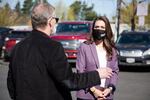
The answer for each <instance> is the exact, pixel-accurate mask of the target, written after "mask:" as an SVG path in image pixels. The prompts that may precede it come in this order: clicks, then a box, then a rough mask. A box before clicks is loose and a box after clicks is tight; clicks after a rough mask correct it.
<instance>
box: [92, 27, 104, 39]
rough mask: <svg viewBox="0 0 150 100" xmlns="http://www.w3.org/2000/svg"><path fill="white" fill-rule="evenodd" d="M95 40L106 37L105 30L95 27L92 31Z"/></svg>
mask: <svg viewBox="0 0 150 100" xmlns="http://www.w3.org/2000/svg"><path fill="white" fill-rule="evenodd" d="M92 35H93V38H94V40H102V39H104V38H105V36H106V34H105V30H100V29H94V30H93V32H92Z"/></svg>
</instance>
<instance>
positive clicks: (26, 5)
mask: <svg viewBox="0 0 150 100" xmlns="http://www.w3.org/2000/svg"><path fill="white" fill-rule="evenodd" d="M32 6H33V2H32V0H25V1H24V4H23V8H22V13H23V14H24V15H29V14H30V10H31V7H32Z"/></svg>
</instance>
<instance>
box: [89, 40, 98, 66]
mask: <svg viewBox="0 0 150 100" xmlns="http://www.w3.org/2000/svg"><path fill="white" fill-rule="evenodd" d="M90 49H91V52H92V55H93V58H94V60H95V63H96V67H97V68H98V67H99V61H98V56H97V51H96V44H95V42H93V43H92V44H91V45H90Z"/></svg>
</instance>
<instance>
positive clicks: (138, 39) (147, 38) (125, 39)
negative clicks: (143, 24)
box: [117, 33, 150, 44]
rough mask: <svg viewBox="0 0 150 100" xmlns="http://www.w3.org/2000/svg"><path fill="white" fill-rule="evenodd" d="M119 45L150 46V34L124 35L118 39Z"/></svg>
mask: <svg viewBox="0 0 150 100" xmlns="http://www.w3.org/2000/svg"><path fill="white" fill-rule="evenodd" d="M117 43H118V44H150V34H144V33H141V34H122V35H120V37H119V38H118V41H117Z"/></svg>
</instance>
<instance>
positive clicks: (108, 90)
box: [103, 88, 112, 97]
mask: <svg viewBox="0 0 150 100" xmlns="http://www.w3.org/2000/svg"><path fill="white" fill-rule="evenodd" d="M111 91H112V89H110V88H106V89H105V90H104V91H103V96H104V97H106V96H107V95H109V94H110V93H111Z"/></svg>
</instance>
